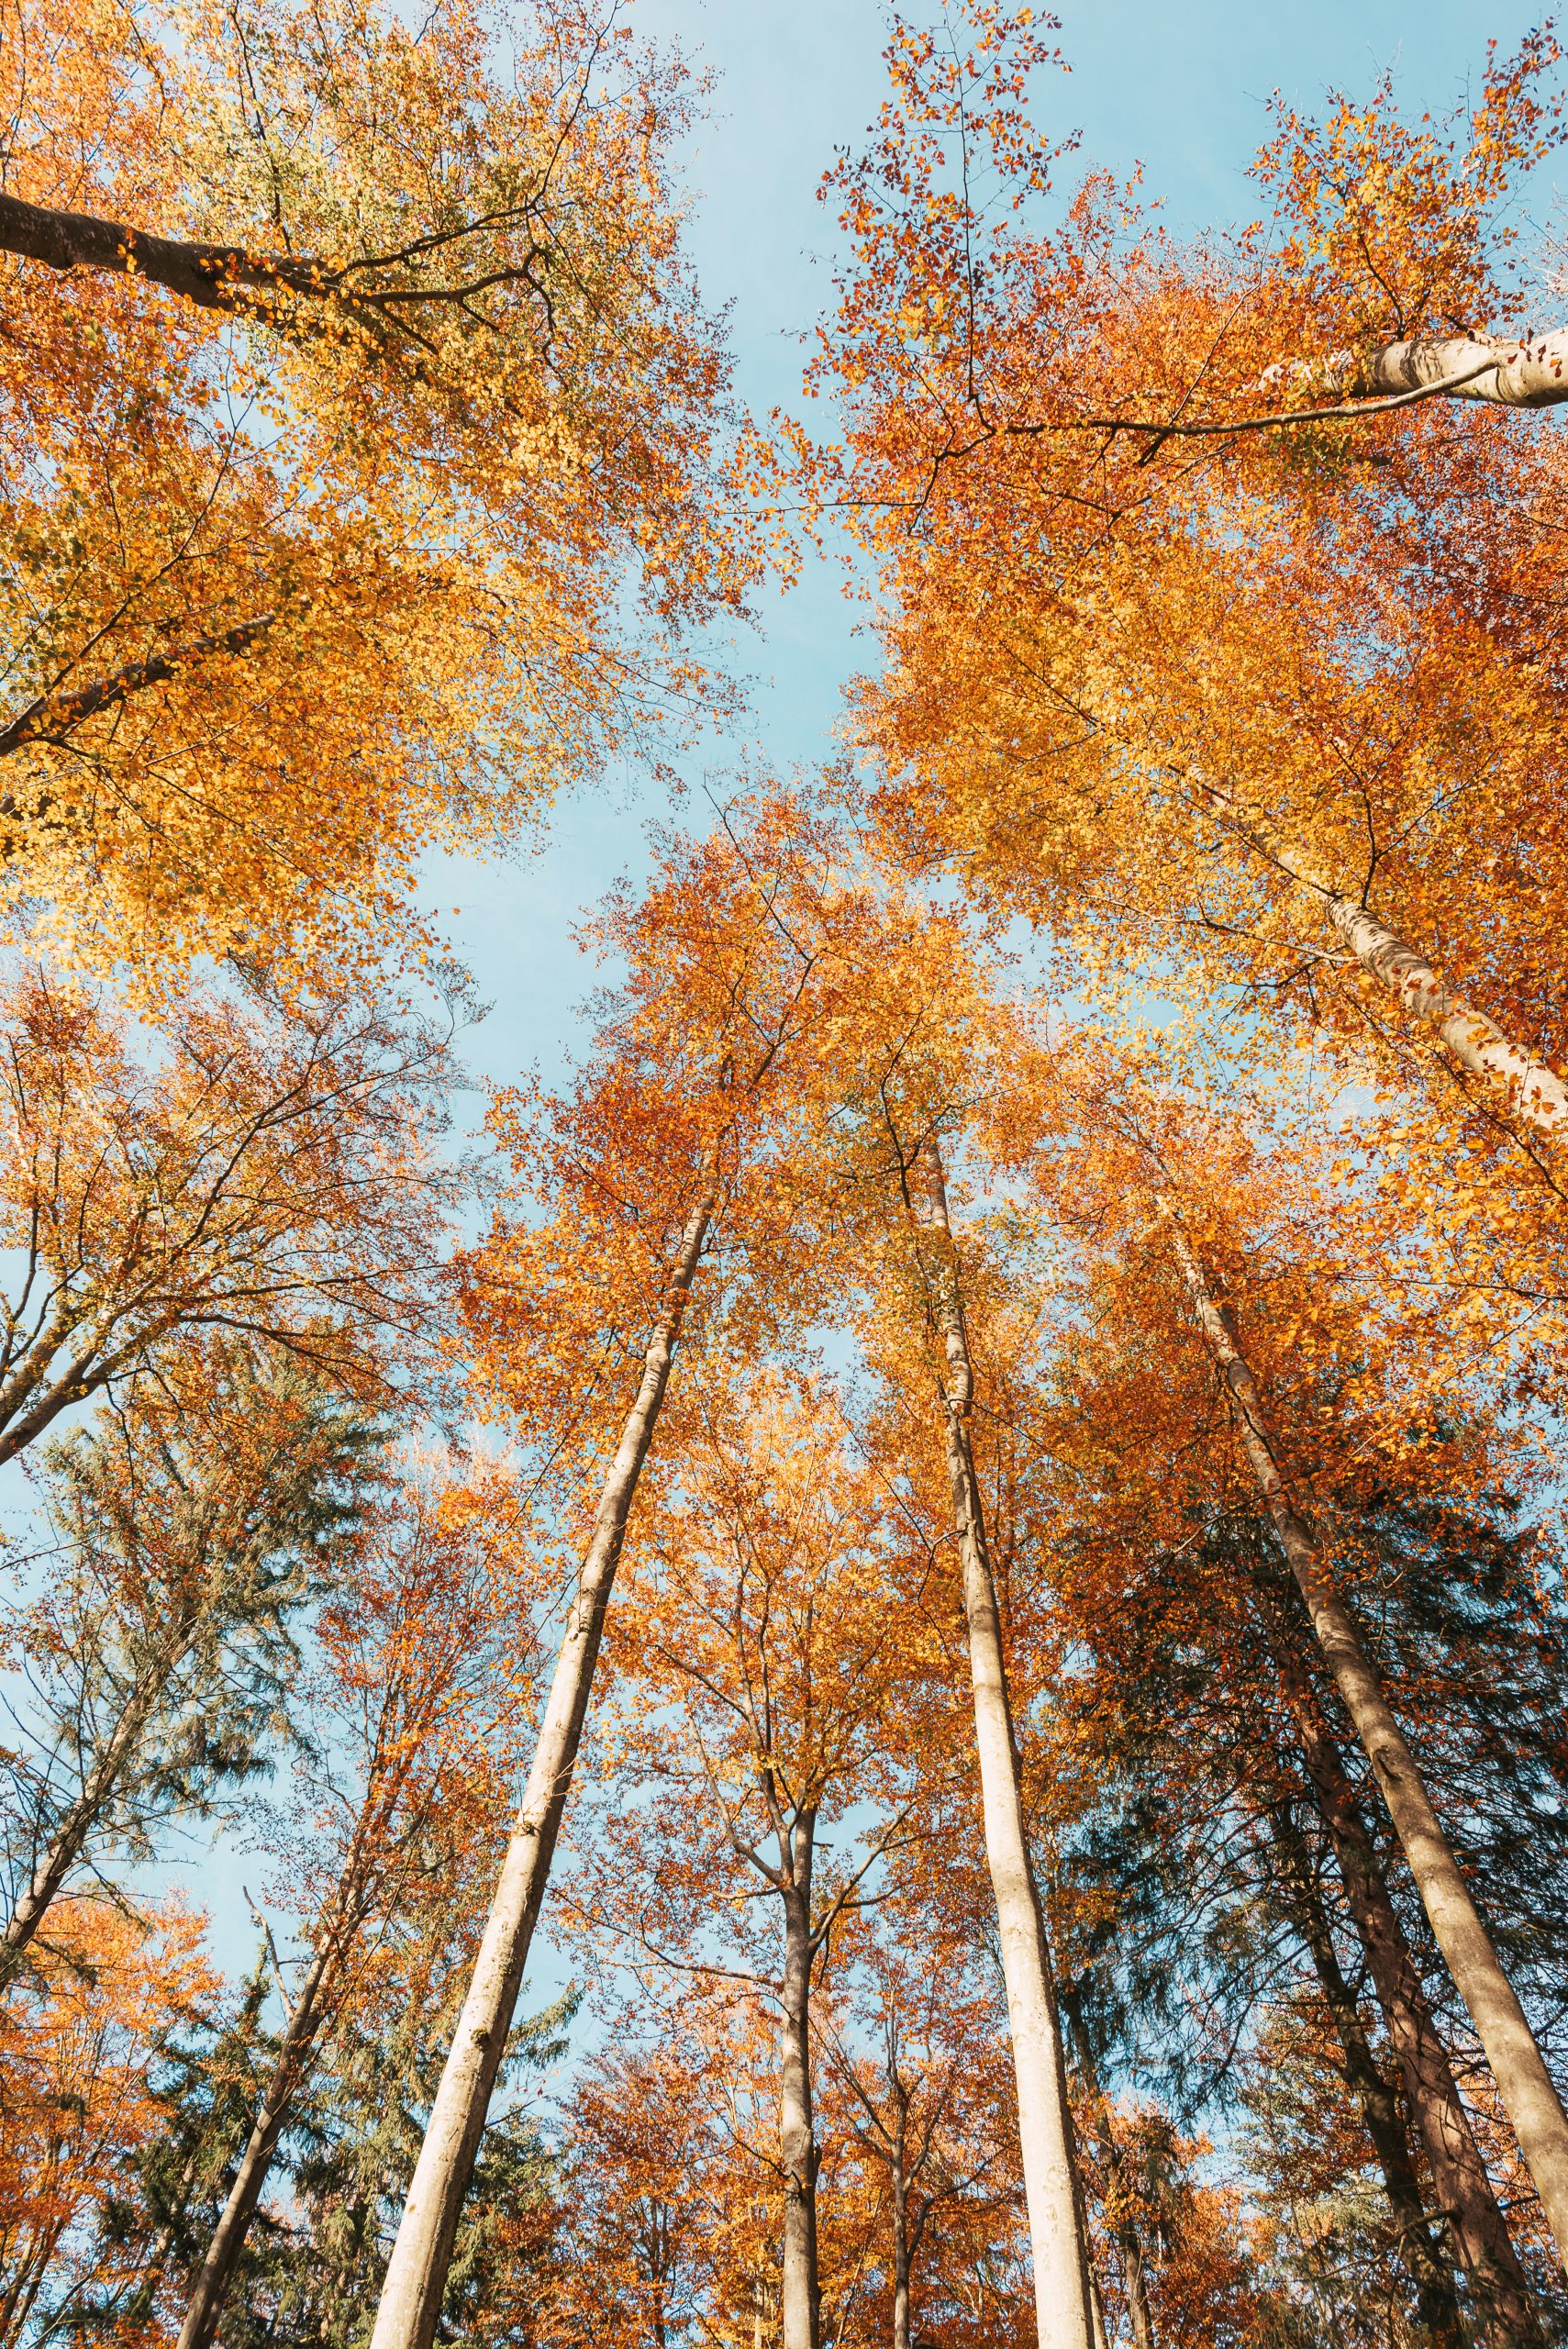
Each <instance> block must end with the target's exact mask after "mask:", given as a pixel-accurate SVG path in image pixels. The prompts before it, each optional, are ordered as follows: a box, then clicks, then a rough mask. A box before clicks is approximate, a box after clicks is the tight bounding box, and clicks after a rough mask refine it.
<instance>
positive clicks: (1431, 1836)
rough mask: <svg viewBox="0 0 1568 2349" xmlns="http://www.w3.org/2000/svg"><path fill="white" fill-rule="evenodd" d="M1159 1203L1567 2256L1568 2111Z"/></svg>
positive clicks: (1224, 1326) (1259, 1413)
mask: <svg viewBox="0 0 1568 2349" xmlns="http://www.w3.org/2000/svg"><path fill="white" fill-rule="evenodd" d="M1159 1205H1160V1208H1161V1211H1162V1215H1163V1217H1164V1219H1165V1220H1166V1223H1167V1227H1168V1229H1169V1231H1170V1234H1171V1244H1172V1248H1173V1252H1174V1255H1175V1259H1176V1263H1177V1264H1178V1266H1179V1267H1180V1270H1181V1274H1182V1278H1183V1280H1184V1283H1185V1285H1186V1289H1187V1294H1188V1296H1189V1297H1190V1298H1191V1299H1192V1303H1193V1308H1194V1310H1195V1313H1196V1315H1197V1318H1198V1321H1199V1323H1200V1325H1201V1327H1202V1329H1203V1332H1204V1336H1205V1338H1206V1339H1207V1343H1208V1349H1209V1352H1210V1353H1211V1354H1212V1355H1213V1357H1214V1362H1215V1365H1216V1368H1217V1369H1218V1372H1219V1375H1220V1376H1221V1378H1222V1379H1223V1380H1224V1382H1225V1385H1226V1386H1227V1388H1228V1390H1229V1395H1230V1398H1231V1402H1232V1405H1233V1407H1234V1409H1235V1414H1236V1419H1237V1423H1238V1425H1239V1427H1240V1433H1241V1439H1242V1442H1243V1444H1244V1446H1245V1448H1246V1452H1247V1456H1248V1458H1249V1460H1250V1461H1251V1465H1252V1470H1253V1474H1254V1475H1256V1477H1257V1480H1258V1488H1259V1490H1260V1492H1261V1493H1262V1497H1263V1503H1264V1506H1265V1508H1267V1510H1268V1514H1269V1517H1270V1520H1271V1521H1272V1522H1273V1528H1274V1531H1275V1532H1276V1533H1277V1534H1278V1536H1279V1540H1280V1545H1281V1547H1282V1548H1283V1550H1284V1553H1285V1557H1286V1559H1287V1560H1288V1562H1289V1564H1290V1568H1291V1572H1292V1573H1293V1575H1295V1577H1296V1584H1297V1586H1298V1587H1299V1589H1300V1591H1301V1595H1302V1598H1304V1599H1305V1601H1306V1602H1307V1614H1308V1616H1309V1617H1310V1619H1311V1622H1312V1628H1313V1631H1315V1632H1316V1634H1317V1637H1318V1645H1319V1646H1320V1648H1321V1649H1322V1652H1323V1655H1324V1658H1325V1660H1326V1661H1327V1663H1328V1665H1329V1671H1330V1672H1331V1673H1332V1675H1333V1677H1334V1685H1335V1687H1337V1688H1338V1690H1339V1692H1340V1698H1341V1699H1342V1700H1343V1703H1344V1706H1345V1709H1346V1711H1347V1712H1348V1713H1349V1714H1350V1717H1351V1720H1352V1722H1353V1723H1354V1724H1355V1730H1356V1734H1357V1736H1358V1737H1359V1738H1360V1740H1361V1743H1362V1750H1363V1751H1364V1753H1365V1754H1366V1756H1367V1759H1368V1761H1369V1762H1370V1763H1371V1765H1372V1767H1373V1775H1374V1776H1375V1777H1376V1779H1377V1783H1378V1786H1379V1788H1380V1789H1381V1791H1382V1794H1383V1798H1384V1800H1385V1803H1386V1804H1387V1806H1388V1812H1389V1816H1390V1818H1391V1819H1392V1820H1393V1821H1394V1826H1395V1831H1396V1833H1397V1835H1398V1837H1399V1842H1400V1844H1401V1846H1402V1848H1403V1850H1404V1853H1405V1856H1406V1859H1407V1861H1408V1862H1409V1865H1410V1873H1411V1875H1412V1876H1414V1877H1415V1880H1416V1888H1417V1890H1418V1892H1419V1894H1420V1896H1421V1905H1422V1907H1423V1908H1424V1909H1425V1910H1426V1912H1427V1916H1428V1919H1429V1922H1430V1924H1431V1928H1432V1932H1433V1933H1434V1934H1435V1935H1436V1937H1437V1943H1438V1947H1439V1948H1440V1950H1441V1952H1442V1954H1443V1957H1444V1960H1445V1962H1446V1964H1447V1965H1448V1969H1449V1972H1450V1974H1451V1976H1452V1977H1453V1981H1454V1987H1456V1989H1457V1990H1458V1992H1459V1995H1460V1997H1461V1998H1462V1999H1463V2001H1464V2004H1465V2007H1466V2008H1467V2009H1468V2010H1469V2014H1470V2019H1471V2021H1472V2022H1473V2024H1474V2026H1475V2029H1476V2032H1477V2034H1478V2036H1479V2038H1480V2041H1481V2044H1482V2046H1483V2047H1484V2048H1485V2053H1486V2060H1487V2062H1488V2064H1489V2065H1491V2067H1492V2076H1493V2078H1494V2079H1495V2080H1496V2084H1497V2092H1498V2095H1499V2096H1500V2097H1501V2099H1502V2102H1503V2107H1504V2110H1505V2111H1506V2112H1507V2116H1508V2119H1509V2121H1511V2122H1512V2124H1513V2129H1514V2133H1515V2135H1516V2136H1517V2138H1518V2143H1519V2150H1520V2152H1521V2153H1522V2154H1523V2155H1524V2157H1525V2161H1526V2163H1527V2164H1528V2165H1529V2173H1530V2176H1531V2177H1532V2178H1533V2179H1534V2181H1535V2187H1536V2191H1537V2192H1538V2193H1539V2195H1540V2199H1541V2203H1542V2206H1543V2208H1544V2210H1545V2212H1546V2216H1547V2221H1548V2223H1549V2225H1550V2226H1551V2231H1552V2233H1553V2235H1554V2236H1555V2237H1556V2240H1557V2244H1558V2249H1559V2251H1560V2252H1563V2253H1568V2114H1565V2113H1564V2111H1563V2109H1562V2099H1560V2097H1559V2096H1558V2093H1557V2089H1556V2087H1555V2086H1554V2085H1553V2083H1552V2079H1551V2074H1550V2072H1548V2070H1547V2068H1546V2065H1545V2064H1544V2062H1543V2061H1542V2059H1541V2054H1540V2048H1539V2047H1538V2046H1537V2045H1536V2043H1535V2037H1534V2034H1533V2032H1531V2030H1530V2027H1529V2021H1527V2020H1526V2016H1525V2012H1524V2009H1523V2008H1522V2007H1521V2006H1520V2004H1519V2002H1518V1998H1516V1997H1515V1995H1514V1991H1513V1987H1512V1986H1511V1985H1510V1983H1509V1981H1508V1978H1507V1975H1506V1974H1505V1973H1504V1971H1503V1968H1502V1966H1501V1965H1500V1964H1499V1963H1498V1959H1497V1953H1496V1950H1495V1949H1494V1948H1493V1946H1492V1940H1491V1936H1490V1934H1489V1933H1488V1932H1487V1931H1486V1928H1485V1925H1484V1924H1483V1923H1482V1921H1481V1918H1480V1916H1479V1914H1478V1912H1477V1910H1476V1907H1475V1903H1474V1902H1473V1900H1472V1898H1471V1897H1470V1892H1469V1888H1468V1887H1467V1886H1466V1884H1465V1881H1464V1878H1463V1876H1462V1875H1461V1874H1460V1871H1459V1866H1458V1864H1457V1862H1456V1861H1455V1859H1454V1856H1453V1853H1452V1851H1451V1849H1450V1847H1449V1842H1448V1838H1447V1836H1446V1835H1445V1834H1444V1833H1443V1831H1442V1827H1441V1825H1440V1822H1439V1820H1438V1816H1437V1813H1436V1812H1435V1811H1434V1809H1432V1806H1431V1802H1430V1799H1429V1797H1428V1794H1427V1790H1426V1787H1425V1786H1424V1785H1423V1784H1422V1782H1421V1776H1420V1772H1419V1771H1418V1768H1417V1766H1416V1757H1415V1755H1414V1754H1413V1753H1411V1751H1410V1748H1409V1744H1408V1742H1407V1740H1406V1737H1405V1733H1404V1731H1403V1730H1401V1728H1400V1727H1399V1724H1398V1722H1397V1721H1396V1720H1395V1718H1394V1714H1393V1712H1392V1710H1391V1709H1390V1707H1389V1703H1388V1699H1387V1698H1386V1697H1385V1695H1384V1693H1383V1684H1382V1682H1381V1680H1380V1679H1379V1677H1378V1674H1377V1670H1376V1667H1375V1666H1374V1664H1373V1662H1372V1659H1371V1657H1370V1656H1369V1655H1368V1654H1367V1652H1366V1649H1365V1647H1364V1646H1363V1645H1362V1637H1361V1633H1360V1632H1359V1631H1358V1630H1357V1629H1356V1625H1355V1621H1354V1619H1353V1618H1352V1617H1351V1613H1350V1610H1349V1609H1348V1608H1347V1607H1346V1606H1345V1604H1344V1602H1343V1600H1342V1599H1341V1598H1340V1595H1339V1593H1338V1591H1337V1590H1336V1589H1335V1588H1334V1586H1333V1583H1332V1581H1331V1579H1330V1578H1329V1574H1328V1573H1327V1571H1326V1569H1325V1567H1324V1564H1323V1561H1322V1558H1321V1556H1320V1555H1319V1553H1318V1542H1317V1537H1316V1534H1315V1533H1314V1531H1313V1530H1312V1529H1311V1527H1310V1526H1309V1525H1308V1523H1307V1520H1306V1519H1305V1518H1304V1517H1303V1516H1302V1514H1301V1512H1300V1511H1299V1510H1298V1509H1297V1508H1296V1505H1295V1502H1294V1501H1293V1499H1292V1498H1291V1495H1290V1490H1289V1487H1288V1485H1287V1483H1286V1480H1285V1477H1284V1471H1283V1469H1282V1467H1281V1465H1280V1453H1279V1450H1278V1447H1277V1445H1276V1443H1275V1441H1274V1438H1273V1432H1272V1431H1271V1429H1270V1427H1269V1424H1268V1421H1267V1419H1266V1418H1265V1417H1264V1414H1263V1408H1262V1402H1261V1400H1260V1398H1259V1395H1258V1389H1257V1386H1256V1384H1255V1382H1254V1380H1253V1377H1252V1374H1251V1370H1250V1369H1249V1368H1248V1366H1247V1363H1246V1361H1245V1359H1244V1358H1243V1356H1242V1354H1241V1353H1240V1349H1239V1347H1238V1346H1237V1343H1236V1340H1235V1336H1234V1333H1233V1331H1232V1330H1231V1327H1230V1324H1229V1319H1228V1317H1227V1315H1226V1314H1225V1313H1223V1312H1222V1311H1221V1309H1220V1308H1219V1307H1218V1305H1217V1304H1216V1303H1215V1300H1214V1298H1213V1297H1211V1295H1210V1294H1209V1290H1208V1286H1207V1282H1206V1281H1205V1278H1204V1275H1203V1272H1202V1270H1201V1268H1200V1266H1199V1264H1198V1262H1197V1259H1196V1257H1195V1255H1194V1253H1193V1250H1192V1245H1191V1242H1190V1241H1189V1240H1188V1238H1187V1235H1186V1230H1185V1228H1184V1225H1183V1222H1182V1219H1181V1217H1180V1216H1179V1215H1178V1214H1177V1213H1176V1211H1175V1209H1174V1208H1173V1205H1172V1203H1171V1201H1170V1200H1169V1199H1168V1198H1166V1197H1162V1198H1161V1199H1160V1201H1159Z"/></svg>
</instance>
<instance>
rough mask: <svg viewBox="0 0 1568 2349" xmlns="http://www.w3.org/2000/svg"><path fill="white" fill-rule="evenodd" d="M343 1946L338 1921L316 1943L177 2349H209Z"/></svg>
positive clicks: (314, 2036) (203, 2264) (204, 2262)
mask: <svg viewBox="0 0 1568 2349" xmlns="http://www.w3.org/2000/svg"><path fill="white" fill-rule="evenodd" d="M341 1946H342V1934H341V1929H340V1923H339V1919H338V1918H336V1917H334V1918H333V1920H331V1921H330V1922H329V1923H328V1926H327V1927H326V1929H325V1930H324V1931H323V1932H322V1934H321V1937H320V1939H319V1941H318V1942H317V1948H316V1953H315V1955H314V1956H313V1957H312V1959H311V1961H310V1965H309V1966H308V1967H307V1968H306V1976H305V1979H304V1981H303V1982H302V1983H301V1984H300V1987H299V1992H298V1995H297V1996H296V1998H295V2002H294V2005H293V2007H292V2009H290V2012H289V2019H288V2022H287V2024H286V2026H285V2027H284V2038H283V2045H282V2046H281V2047H280V2048H279V2050H278V2057H277V2061H276V2063H275V2064H274V2065H273V2066H272V2077H271V2079H270V2080H269V2081H268V2082H267V2086H266V2088H265V2090H264V2091H263V2093H262V2097H261V2104H260V2106H259V2107H258V2109H257V2112H256V2118H255V2121H253V2122H252V2124H251V2128H250V2136H249V2137H248V2138H247V2140H246V2143H245V2150H244V2152H243V2153H242V2154H240V2156H239V2168H238V2169H237V2170H236V2172H235V2174H234V2183H233V2185H232V2186H231V2187H230V2188H229V2189H228V2200H227V2201H226V2202H225V2204H224V2206H223V2209H222V2211H221V2212H220V2214H219V2216H218V2221H217V2226H216V2227H215V2229H214V2230H213V2237H212V2241H211V2243H208V2245H207V2250H206V2258H205V2259H204V2260H203V2261H202V2264H201V2266H200V2268H199V2269H198V2270H197V2274H196V2280H195V2284H194V2286H193V2287H192V2289H191V2298H190V2301H189V2304H188V2306H187V2307H186V2310H185V2321H184V2322H183V2324H182V2325H181V2327H180V2338H179V2342H178V2344H177V2349H210V2343H211V2342H212V2340H213V2337H214V2335H215V2334H216V2332H217V2327H218V2321H219V2319H220V2318H221V2316H222V2314H223V2306H224V2302H225V2300H226V2299H228V2288H229V2286H230V2285H231V2284H232V2282H233V2280H234V2270H235V2268H236V2266H238V2264H239V2254H240V2253H241V2251H242V2250H243V2249H244V2247H245V2238H246V2235H247V2233H248V2232H250V2221H251V2220H252V2218H253V2217H254V2216H255V2212H256V2205H257V2202H258V2201H259V2200H260V2199H261V2188H262V2187H263V2186H264V2185H265V2184H266V2181H267V2173H268V2171H269V2170H270V2169H271V2168H272V2156H273V2154H275V2153H276V2152H277V2149H278V2140H279V2138H280V2137H281V2136H282V2135H283V2132H284V2123H285V2122H286V2121H287V2120H288V2117H289V2114H290V2112H291V2111H292V2110H293V2109H294V2102H295V2097H296V2096H297V2095H298V2093H299V2089H300V2085H301V2082H302V2081H303V2079H304V2077H305V2068H306V2062H307V2060H308V2058H309V2054H310V2050H311V2047H312V2045H313V2043H314V2042H315V2039H316V2033H317V2028H318V2026H319V2023H320V2020H321V2002H322V1993H323V1990H324V1988H325V1987H326V1984H327V1979H328V1975H329V1973H330V1972H331V1970H332V1966H333V1964H334V1961H335V1960H336V1958H337V1956H338V1955H339V1952H340V1950H341Z"/></svg>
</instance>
